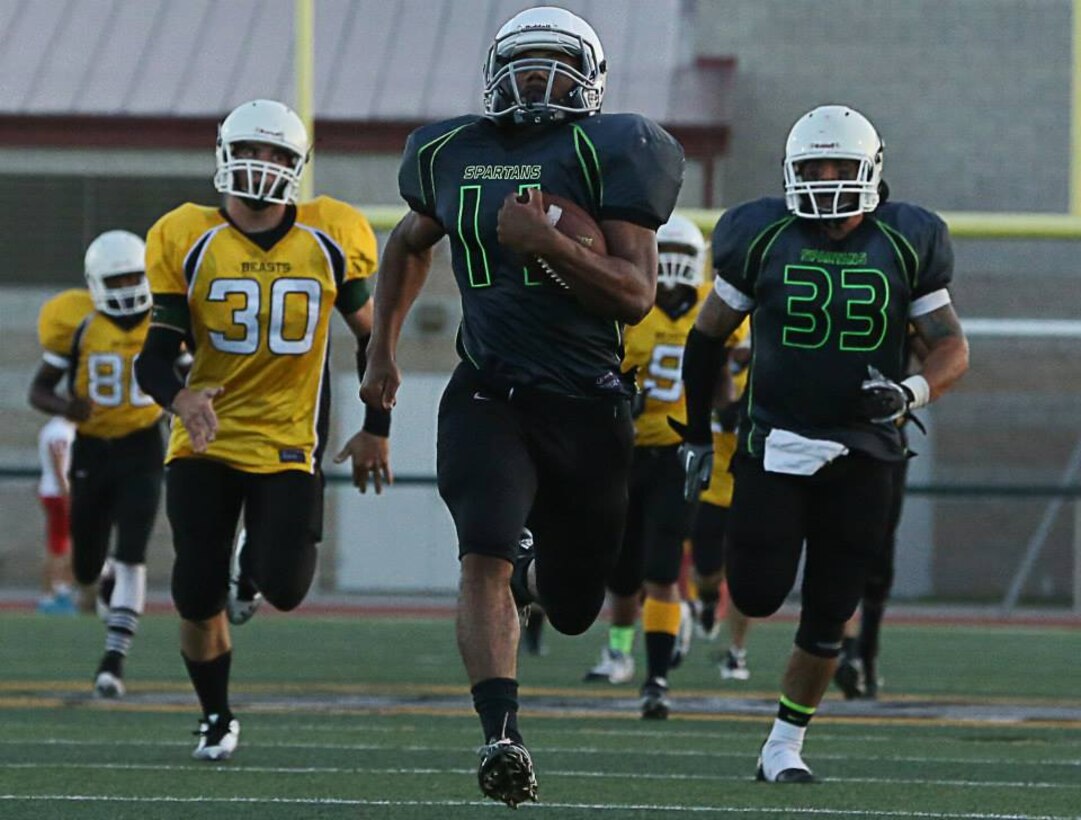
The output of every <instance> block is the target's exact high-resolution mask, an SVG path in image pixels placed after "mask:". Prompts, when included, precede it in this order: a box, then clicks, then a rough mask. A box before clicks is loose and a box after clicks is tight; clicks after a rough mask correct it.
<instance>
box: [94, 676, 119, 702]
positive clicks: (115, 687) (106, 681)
mask: <svg viewBox="0 0 1081 820" xmlns="http://www.w3.org/2000/svg"><path fill="white" fill-rule="evenodd" d="M94 695H95V696H96V697H99V698H105V699H107V700H114V699H116V698H122V697H124V681H123V680H122V679H121V678H119V677H117V676H116V675H114V674H113V673H112V672H98V676H97V677H96V678H95V679H94Z"/></svg>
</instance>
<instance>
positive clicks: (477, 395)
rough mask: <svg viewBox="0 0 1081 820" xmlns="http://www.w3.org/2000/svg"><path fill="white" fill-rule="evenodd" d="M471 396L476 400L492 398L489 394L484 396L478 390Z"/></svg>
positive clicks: (489, 399)
mask: <svg viewBox="0 0 1081 820" xmlns="http://www.w3.org/2000/svg"><path fill="white" fill-rule="evenodd" d="M473 398H474V399H476V400H477V401H491V400H492V397H491V396H485V395H484V394H483V393H481V392H480V391H479V390H478V391H477V392H476V393H474V394H473Z"/></svg>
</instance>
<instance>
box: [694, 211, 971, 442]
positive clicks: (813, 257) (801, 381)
mask: <svg viewBox="0 0 1081 820" xmlns="http://www.w3.org/2000/svg"><path fill="white" fill-rule="evenodd" d="M713 264H714V267H715V268H716V271H717V275H718V276H720V277H721V278H722V279H724V281H725V282H726V283H727V284H728V285H731V286H732V287H733V288H735V289H736V290H738V291H739V292H740V293H742V294H743V295H744V296H746V297H748V298H749V299H750V300H752V301H753V305H754V306H753V308H752V311H753V312H752V318H751V338H752V339H754V347H753V351H754V353H753V358H752V360H751V366H750V375H749V379H748V383H747V402H746V405H745V409H744V415H745V417H744V419H743V421H742V423H741V425H740V448H741V450H742V451H743V452H745V453H747V454H749V455H752V456H757V457H761V455H762V453H763V445H764V441H765V437H766V436H767V435H768V434H769V431H770V430H771V429H773V428H775V427H776V428H780V429H784V430H791V431H792V432H795V433H798V434H800V435H804V436H807V437H810V438H822V439H829V440H832V441H839V442H841V443H843V444H845V445H846V446H848V447H849V448H850V449H853V450H860V451H862V452H865V453H868V454H870V455H873V456H876V457H878V458H885V459H896V458H900V457H902V454H903V448H902V445H901V439H900V435H899V433H898V429H897V427H896V426H895V425H893V424H872V423H871V422H866V421H860V420H856V419H854V418H853V407H854V405H855V403H856V400H857V397H858V394H859V391H860V383H861V382H862V381H863V380H864V379H866V378H868V366H871V367H874V368H876V369H877V370H878V371H879V372H881V373H882V374H883V375H885V376H887V377H888V378H890V379H893V380H895V381H900V380H901V379H902V378H904V376H905V372H904V368H905V351H906V344H905V337H906V333H907V327H908V321H909V311H910V306H911V305H912V303H913V301H915V300H916V299H919V298H920V297H922V296H926V295H927V294H930V293H933V292H935V291H938V290H942V289H944V288H946V287H947V286H948V285H949V283H950V279H951V277H952V275H953V250H952V247H951V245H950V238H949V233H948V231H947V229H946V225H945V223H944V222H943V221H942V220H941V219H940V218H939V217H937V216H936V215H935V214H933V213H931V212H930V211H927V210H924V209H923V208H920V207H917V206H915V205H909V204H905V203H900V202H898V203H894V202H887V203H885V204H883V205H882V206H880V207H879V208H878V209H877V210H875V211H874V212H872V213H870V214H867V215H866V216H865V217H864V219H863V221H862V222H861V223H860V225H859V226H858V227H857V228H856V229H855V230H854V231H853V232H852V233H851V234H849V235H848V236H847V237H845V238H844V239H843V240H841V241H839V242H835V241H832V240H830V239H828V238H827V237H826V236H825V235H824V234H823V233H822V230H821V227H820V226H819V225H818V224H817V223H816V222H815V221H814V220H809V219H799V218H797V217H795V216H793V215H792V214H790V213H789V212H788V210H787V209H786V207H785V203H784V200H782V199H772V198H767V199H759V200H755V201H753V202H748V203H746V204H744V205H740V206H738V207H736V208H733V209H731V210H729V211H727V212H726V213H725V214H724V215H723V216H722V217H721V219H720V220H719V221H718V222H717V226H716V228H714V231H713Z"/></svg>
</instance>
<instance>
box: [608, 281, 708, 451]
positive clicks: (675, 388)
mask: <svg viewBox="0 0 1081 820" xmlns="http://www.w3.org/2000/svg"><path fill="white" fill-rule="evenodd" d="M711 286H712V283H707V284H705V285H703V286H702V287H701V288H699V291H698V301H697V302H695V304H694V306H693V307H692V308H691V309H690V310H688V311H687V312H686V313H684V314H683V315H682V316H680V317H679V318H678V319H671V318H669V316H668V314H667V313H665V312H664V311H663V310H661V309H660V308H658V307H654V308H653V309H652V310H650V311H649V313H647V314H646V318H645V319H643V320H642V321H641V322H639V323H638V324H636V325H633V326H632V327H629V328H627V332H626V335H625V336H624V338H623V371H624V372H627V371H629V370H630V369H631V368H632V367H637V368H638V373H637V376H636V381H637V383H638V389H639V390H640V391H643V392H645V393H646V401H645V409H644V410H643V411H642V415H640V416H639V417H638V418H637V419H635V422H634V446H635V447H661V446H665V445H669V444H679V441H680V439H679V435H678V434H677V433H676V432H675V431H674V430H673V429H672V428H671V427H670V426H669V425H668V417H669V416H671V417H672V418H674V419H676V420H678V421H683V422H685V421H686V420H687V404H686V401H685V399H684V396H683V376H682V372H683V349H684V348H685V347H686V346H687V334H688V333H690V332H691V328H692V327H693V326H694V320H695V318H696V317H697V316H698V310H699V308H701V306H702V302H703V300H704V299H705V298H706V294H707V293H709V290H710V288H711Z"/></svg>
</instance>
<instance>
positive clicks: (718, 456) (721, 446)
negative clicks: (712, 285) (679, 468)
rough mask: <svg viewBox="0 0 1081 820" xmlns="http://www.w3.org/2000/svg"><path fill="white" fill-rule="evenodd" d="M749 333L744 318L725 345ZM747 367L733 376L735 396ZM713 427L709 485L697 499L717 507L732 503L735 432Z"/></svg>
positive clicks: (744, 381) (730, 345) (732, 344)
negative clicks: (729, 467) (731, 468)
mask: <svg viewBox="0 0 1081 820" xmlns="http://www.w3.org/2000/svg"><path fill="white" fill-rule="evenodd" d="M750 333H751V320H750V319H749V318H747V319H744V320H743V323H742V324H741V325H740V326H739V327H737V328H736V330H735V332H734V333H733V334H732V335H731V336H729V337H728V340H727V341H726V342H725V347H727V348H728V349H729V350H731V349H732V348H734V347H736V346H738V345H739V344H741V343H742V342H743V341H744V340H745V339H746V338H747V337H748V336H749V335H750ZM748 370H749V368H746V367H745V368H743V369H742V370H740V371H739V373H737V374H736V375H735V376H734V377H733V378H732V381H733V382H734V383H735V387H736V396H737V397H738V396H740V395H742V394H743V389H744V388H745V387H746V386H747V372H748ZM711 426H712V428H713V472H712V474H711V475H710V479H709V487H708V488H707V489H705V490H703V491H702V494H701V495H700V496H699V499H700V500H701V501H702V502H703V503H705V504H714V505H716V506H718V507H730V506H731V505H732V487H733V481H732V474H731V473H730V472H728V465H729V463H731V461H732V456H733V455H734V454H735V452H736V434H735V433H734V432H732V433H726V432H724V431H723V430H722V429H721V425H720V424H718V423H717V422H714V423H713V424H712V425H711Z"/></svg>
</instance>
